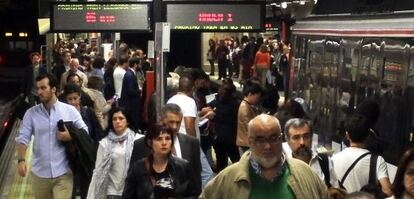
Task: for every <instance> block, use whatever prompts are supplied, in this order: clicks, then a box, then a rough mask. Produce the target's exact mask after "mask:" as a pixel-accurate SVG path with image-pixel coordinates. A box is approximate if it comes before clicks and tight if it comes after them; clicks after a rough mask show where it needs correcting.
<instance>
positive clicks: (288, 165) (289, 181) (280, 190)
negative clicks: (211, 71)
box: [200, 114, 329, 199]
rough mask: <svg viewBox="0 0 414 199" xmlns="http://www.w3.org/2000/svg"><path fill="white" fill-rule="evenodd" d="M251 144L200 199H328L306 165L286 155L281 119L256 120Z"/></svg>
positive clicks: (250, 134)
mask: <svg viewBox="0 0 414 199" xmlns="http://www.w3.org/2000/svg"><path fill="white" fill-rule="evenodd" d="M248 142H249V145H250V152H246V153H245V154H244V155H243V157H242V158H241V159H240V161H239V162H238V163H236V164H233V165H231V166H229V167H227V168H226V169H224V170H223V171H222V172H221V173H219V174H218V175H217V176H216V177H215V178H214V179H213V180H212V181H210V182H209V183H208V184H207V186H206V187H205V189H204V190H203V192H202V194H201V196H200V198H222V199H227V198H229V199H230V198H238V199H245V198H246V199H247V198H253V199H254V198H284V199H290V198H307V199H312V198H314V199H325V198H326V199H327V198H329V194H328V191H327V188H326V186H325V184H324V183H323V182H322V181H321V180H320V178H319V177H318V176H317V175H316V174H315V173H313V171H312V170H311V168H310V167H309V166H308V165H306V163H304V162H302V161H299V160H295V159H292V158H286V156H285V155H284V153H283V150H282V134H281V129H280V124H279V120H278V119H276V118H275V117H273V116H270V115H266V114H261V115H259V116H256V117H255V118H253V119H252V120H251V121H250V122H249V125H248Z"/></svg>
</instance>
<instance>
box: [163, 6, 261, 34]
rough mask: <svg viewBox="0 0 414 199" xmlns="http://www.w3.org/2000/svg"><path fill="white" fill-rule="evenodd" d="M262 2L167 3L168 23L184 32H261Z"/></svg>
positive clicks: (172, 27)
mask: <svg viewBox="0 0 414 199" xmlns="http://www.w3.org/2000/svg"><path fill="white" fill-rule="evenodd" d="M264 16H265V10H264V4H263V3H260V2H253V3H241V2H238V3H235V2H233V3H228V2H226V3H214V2H209V3H208V4H206V3H205V4H201V3H196V2H191V3H168V4H167V5H166V17H167V22H169V23H171V29H172V30H185V31H212V32H228V31H229V32H230V31H239V32H240V31H241V32H246V31H263V30H264Z"/></svg>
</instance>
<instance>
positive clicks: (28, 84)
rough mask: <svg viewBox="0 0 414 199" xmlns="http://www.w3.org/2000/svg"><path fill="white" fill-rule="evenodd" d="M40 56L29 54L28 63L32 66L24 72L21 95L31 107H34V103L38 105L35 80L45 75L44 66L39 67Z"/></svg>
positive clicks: (45, 69) (35, 53) (36, 53)
mask: <svg viewBox="0 0 414 199" xmlns="http://www.w3.org/2000/svg"><path fill="white" fill-rule="evenodd" d="M40 60H41V55H40V53H38V52H33V53H31V54H30V61H31V62H32V64H31V65H30V66H28V67H27V68H26V70H25V78H24V80H25V81H24V84H23V94H24V96H27V97H28V100H29V103H30V105H31V106H33V105H35V102H37V103H39V97H38V96H37V92H36V88H35V87H34V85H35V79H36V77H37V76H39V75H43V74H46V73H47V68H46V66H42V65H40Z"/></svg>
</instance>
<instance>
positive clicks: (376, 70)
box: [355, 39, 383, 106]
mask: <svg viewBox="0 0 414 199" xmlns="http://www.w3.org/2000/svg"><path fill="white" fill-rule="evenodd" d="M382 65H383V59H382V57H381V42H380V41H379V40H372V39H364V40H363V41H362V46H361V55H360V61H359V64H358V73H357V84H356V97H355V100H356V102H355V105H356V106H358V104H360V103H361V102H362V101H364V100H366V99H373V100H377V98H378V86H379V79H380V74H381V70H382V69H381V68H382Z"/></svg>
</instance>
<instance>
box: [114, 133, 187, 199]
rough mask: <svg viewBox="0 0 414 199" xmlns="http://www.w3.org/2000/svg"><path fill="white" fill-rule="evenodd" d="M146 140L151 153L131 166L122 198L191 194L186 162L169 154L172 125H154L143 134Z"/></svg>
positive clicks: (175, 196) (132, 198)
mask: <svg viewBox="0 0 414 199" xmlns="http://www.w3.org/2000/svg"><path fill="white" fill-rule="evenodd" d="M145 143H146V144H147V146H148V147H149V148H150V149H151V154H150V155H149V156H148V157H145V158H143V159H141V160H139V161H137V162H135V163H134V164H133V165H132V166H131V167H130V169H129V171H128V175H127V178H126V180H125V188H124V193H123V196H122V198H123V199H137V198H140V199H147V198H148V199H150V198H151V199H152V198H154V199H164V198H166V199H167V198H182V197H190V196H192V195H191V193H192V192H191V190H192V186H193V185H194V184H195V183H194V182H192V180H193V179H190V176H189V173H191V170H190V167H189V164H188V162H187V161H186V160H183V159H181V158H177V157H175V156H173V155H172V153H173V150H174V149H173V147H174V141H173V131H172V129H170V128H168V127H166V126H162V125H155V126H154V127H152V128H151V129H150V130H149V131H148V132H147V134H146V135H145ZM174 151H175V150H174Z"/></svg>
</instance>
